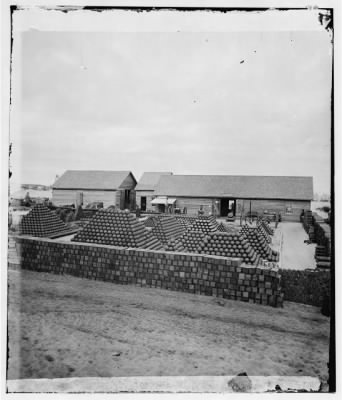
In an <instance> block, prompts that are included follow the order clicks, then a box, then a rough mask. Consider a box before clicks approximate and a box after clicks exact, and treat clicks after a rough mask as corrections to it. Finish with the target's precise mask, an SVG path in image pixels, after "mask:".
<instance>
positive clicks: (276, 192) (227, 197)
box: [154, 175, 313, 221]
mask: <svg viewBox="0 0 342 400" xmlns="http://www.w3.org/2000/svg"><path fill="white" fill-rule="evenodd" d="M154 196H155V199H156V201H157V202H158V200H159V202H164V203H166V204H170V201H169V199H171V201H172V207H173V208H179V209H181V210H185V211H186V212H187V213H188V214H197V213H198V210H199V209H200V208H201V207H202V208H203V211H204V213H205V214H214V215H217V216H227V215H228V213H229V214H233V215H234V216H237V217H238V216H241V214H242V215H245V214H246V213H247V212H249V211H252V212H257V213H258V214H259V215H265V214H266V213H269V212H279V213H280V214H281V216H282V220H284V221H299V220H300V215H301V213H302V211H303V210H309V209H310V206H311V200H312V199H313V179H312V177H297V176H232V175H169V176H167V175H166V176H161V177H160V180H159V182H158V184H157V186H156V188H155V191H154ZM156 208H157V209H158V210H159V211H163V209H165V206H161V205H160V204H157V205H156Z"/></svg>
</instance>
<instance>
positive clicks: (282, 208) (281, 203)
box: [237, 199, 311, 222]
mask: <svg viewBox="0 0 342 400" xmlns="http://www.w3.org/2000/svg"><path fill="white" fill-rule="evenodd" d="M250 201H251V202H252V211H254V212H258V213H259V214H263V212H264V210H269V211H277V212H280V214H281V216H282V220H283V221H297V222H299V221H300V214H301V213H302V210H310V207H311V202H310V201H299V200H293V201H291V200H246V199H245V200H241V199H239V200H238V202H237V204H241V208H240V211H239V207H237V212H239V213H238V214H237V215H240V213H241V209H242V207H244V211H245V213H246V212H248V211H249V209H250V206H249V203H250ZM287 207H292V214H287V213H286V208H287Z"/></svg>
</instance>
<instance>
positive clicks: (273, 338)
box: [8, 270, 329, 380]
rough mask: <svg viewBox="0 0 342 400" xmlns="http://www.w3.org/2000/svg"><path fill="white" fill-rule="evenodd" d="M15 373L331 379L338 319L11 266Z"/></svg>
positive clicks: (11, 372)
mask: <svg viewBox="0 0 342 400" xmlns="http://www.w3.org/2000/svg"><path fill="white" fill-rule="evenodd" d="M8 283H9V314H8V318H9V321H8V335H9V365H8V379H20V378H62V377H73V376H74V377H76V376H77V377H86V376H87V377H95V376H96V377H110V376H160V375H170V376H172V375H235V374H237V373H240V372H243V371H245V372H247V373H248V375H297V376H299V375H303V376H304V375H309V376H317V377H320V378H321V379H323V380H326V379H327V373H328V370H327V362H328V351H329V318H327V317H325V316H323V315H321V314H320V310H319V309H318V308H316V307H311V306H306V305H301V304H294V303H288V302H285V305H284V308H283V309H278V308H277V309H276V308H272V307H269V306H261V305H256V304H249V303H242V302H238V301H233V300H223V299H217V298H214V297H205V296H199V295H192V294H186V293H180V292H171V291H167V290H159V289H150V288H141V287H138V286H122V285H115V284H112V283H107V282H98V281H90V280H86V279H80V278H76V277H71V276H59V275H53V274H47V273H37V272H31V271H11V270H10V271H9V274H8Z"/></svg>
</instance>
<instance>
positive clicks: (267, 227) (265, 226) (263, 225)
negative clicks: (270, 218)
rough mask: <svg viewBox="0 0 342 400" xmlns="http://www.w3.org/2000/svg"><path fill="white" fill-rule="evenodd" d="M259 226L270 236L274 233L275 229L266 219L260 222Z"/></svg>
mask: <svg viewBox="0 0 342 400" xmlns="http://www.w3.org/2000/svg"><path fill="white" fill-rule="evenodd" d="M257 227H258V228H259V230H260V231H262V232H264V234H265V235H267V236H268V237H269V236H270V235H273V234H274V230H273V229H272V228H271V227H270V225H269V224H268V223H267V222H265V221H264V220H261V221H260V222H258V224H257ZM269 239H270V238H269Z"/></svg>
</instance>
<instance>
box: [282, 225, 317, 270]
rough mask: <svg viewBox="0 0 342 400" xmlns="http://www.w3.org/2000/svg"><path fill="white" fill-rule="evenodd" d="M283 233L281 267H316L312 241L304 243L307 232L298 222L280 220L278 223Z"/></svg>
mask: <svg viewBox="0 0 342 400" xmlns="http://www.w3.org/2000/svg"><path fill="white" fill-rule="evenodd" d="M279 228H280V229H281V232H282V234H283V246H282V266H281V267H282V268H288V269H298V270H303V269H305V268H316V261H315V247H316V245H315V244H314V243H312V244H306V243H304V240H308V239H309V237H308V234H307V233H306V232H305V230H304V228H303V225H302V224H300V223H298V222H282V223H281V224H280V225H279Z"/></svg>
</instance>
